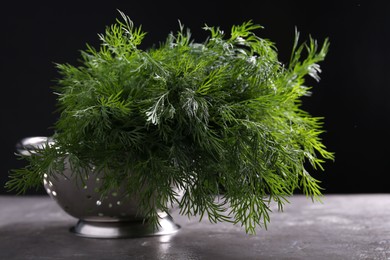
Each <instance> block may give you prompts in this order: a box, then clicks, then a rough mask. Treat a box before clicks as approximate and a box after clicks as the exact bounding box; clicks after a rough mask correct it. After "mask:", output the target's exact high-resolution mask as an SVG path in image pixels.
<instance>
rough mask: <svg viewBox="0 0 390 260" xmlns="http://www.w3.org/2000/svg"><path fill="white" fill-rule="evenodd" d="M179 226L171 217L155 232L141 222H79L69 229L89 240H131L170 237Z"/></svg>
mask: <svg viewBox="0 0 390 260" xmlns="http://www.w3.org/2000/svg"><path fill="white" fill-rule="evenodd" d="M179 229H180V226H179V225H177V224H175V223H174V222H173V220H172V218H171V217H169V216H166V217H165V218H163V219H161V220H160V226H159V227H158V228H157V229H156V230H155V229H153V226H152V225H149V224H148V223H147V222H145V223H143V221H120V222H95V221H84V220H79V221H78V223H77V225H76V226H74V227H72V228H71V229H70V231H71V232H73V233H75V234H76V235H78V236H82V237H89V238H131V237H144V236H156V235H161V236H164V237H165V235H170V234H173V233H176V232H177V231H178V230H179Z"/></svg>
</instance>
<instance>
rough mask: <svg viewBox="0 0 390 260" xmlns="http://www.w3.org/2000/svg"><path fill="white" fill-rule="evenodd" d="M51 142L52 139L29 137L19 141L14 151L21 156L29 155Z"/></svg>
mask: <svg viewBox="0 0 390 260" xmlns="http://www.w3.org/2000/svg"><path fill="white" fill-rule="evenodd" d="M52 142H53V139H52V138H50V137H46V136H31V137H26V138H23V139H21V140H20V141H19V142H18V143H17V144H16V151H17V153H19V154H21V155H27V156H29V155H31V154H32V153H34V150H37V149H42V148H44V147H45V146H46V145H47V144H50V143H52Z"/></svg>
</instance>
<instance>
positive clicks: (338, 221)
mask: <svg viewBox="0 0 390 260" xmlns="http://www.w3.org/2000/svg"><path fill="white" fill-rule="evenodd" d="M173 217H174V218H175V221H176V223H178V224H179V225H181V229H180V230H179V232H178V233H176V234H174V235H171V236H154V237H144V238H126V239H91V238H83V237H79V236H76V235H74V234H73V233H70V232H69V228H70V227H72V226H73V225H74V224H75V223H76V221H77V220H76V219H74V218H72V217H70V216H68V215H67V214H66V213H64V212H63V211H62V210H61V209H60V208H59V207H58V206H57V204H56V203H55V202H54V201H53V200H51V199H50V198H49V197H48V196H35V197H34V196H31V197H30V196H29V197H27V196H18V197H16V196H0V259H1V260H11V259H18V260H24V259H89V260H91V259H110V260H111V259H112V260H117V259H175V260H177V259H212V260H218V259H223V260H225V259H278V260H281V259H314V260H321V259H326V260H331V259H340V260H347V259H390V194H371V195H326V196H325V197H324V198H323V203H322V204H321V203H317V202H315V203H312V202H311V200H310V199H307V198H306V197H304V196H300V195H299V196H294V197H292V198H291V199H290V204H287V205H286V207H285V210H284V211H283V212H277V211H274V213H272V215H271V223H270V224H269V226H268V229H267V230H265V229H260V230H259V231H258V233H257V235H246V234H245V232H244V230H243V229H242V228H241V227H239V226H233V225H231V224H227V223H219V224H211V223H209V222H208V221H207V220H202V221H201V222H199V221H198V219H197V218H191V219H188V218H186V217H183V216H180V215H178V214H177V213H175V212H174V213H173Z"/></svg>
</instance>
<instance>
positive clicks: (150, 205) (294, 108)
mask: <svg viewBox="0 0 390 260" xmlns="http://www.w3.org/2000/svg"><path fill="white" fill-rule="evenodd" d="M120 14H121V16H122V19H117V20H116V22H115V23H114V24H112V25H111V26H108V27H107V28H106V30H105V32H104V33H103V34H100V35H99V38H100V40H101V44H100V46H99V48H94V47H92V46H90V45H87V46H86V49H85V50H84V51H82V52H81V63H80V64H79V65H78V66H74V65H70V64H57V65H56V68H57V69H58V71H59V73H60V75H61V77H60V78H59V79H58V81H57V85H56V87H55V89H54V91H55V93H56V94H57V95H58V96H57V97H58V98H57V101H58V113H59V119H58V121H57V122H56V123H55V125H54V126H53V127H54V129H55V134H54V135H53V136H52V139H53V140H55V142H53V143H52V144H50V145H46V146H44V147H41V148H40V149H39V150H40V151H38V152H36V153H32V154H31V155H30V156H24V157H23V156H22V157H23V159H26V160H27V161H28V164H27V166H26V167H24V168H22V169H15V170H13V171H11V173H10V180H9V181H8V182H7V184H6V187H7V188H8V189H9V190H15V191H18V192H20V193H23V192H25V191H26V190H27V189H29V188H32V187H39V186H40V185H41V181H42V176H43V174H48V175H50V176H53V175H56V174H59V173H61V171H62V170H63V169H64V164H65V161H66V160H68V161H69V163H70V165H71V168H72V170H73V171H74V174H76V175H82V174H83V173H85V170H90V168H91V166H92V165H93V167H95V168H96V169H97V170H98V171H99V172H102V173H103V174H104V175H103V178H102V180H103V186H102V187H101V191H100V192H101V193H102V194H105V193H107V192H109V191H110V190H112V189H116V188H119V187H121V186H124V187H125V190H126V193H128V194H129V195H133V194H138V195H139V197H140V201H141V202H142V203H141V205H140V209H141V211H142V212H144V215H145V217H146V218H148V219H151V221H153V222H154V223H155V224H157V223H158V215H157V211H158V210H162V211H166V212H168V211H169V208H170V206H171V205H172V204H174V203H177V204H178V207H179V209H180V214H183V215H188V216H195V215H197V216H200V218H202V217H203V216H207V217H208V219H209V220H210V221H211V222H215V223H216V222H220V221H228V222H232V223H234V224H240V225H242V226H243V227H244V228H245V231H246V232H247V233H251V234H253V233H255V232H256V228H257V227H265V228H266V227H267V223H268V222H269V221H270V215H269V213H270V211H271V209H270V206H271V203H274V202H276V203H277V204H278V206H279V209H281V210H282V209H283V205H284V204H285V203H286V202H288V197H289V196H291V195H293V193H294V191H295V190H297V189H301V190H302V191H303V192H304V193H305V194H306V195H307V196H309V197H311V198H312V199H319V197H320V196H321V195H322V194H321V187H320V186H319V181H318V180H316V179H315V178H313V177H312V176H311V175H310V173H309V171H308V169H306V168H305V167H307V166H308V165H309V166H310V167H311V168H312V169H321V170H323V164H324V163H325V161H326V160H333V158H334V155H333V153H331V152H329V151H327V149H326V147H325V145H324V144H323V143H322V141H321V138H320V135H321V134H322V133H323V132H324V129H323V121H322V120H323V118H321V117H313V116H311V115H310V114H309V113H308V112H306V111H304V110H303V109H302V108H301V98H302V97H303V96H307V95H309V94H310V90H311V88H310V87H308V86H305V78H306V77H307V76H311V77H312V78H314V79H315V80H317V81H318V80H319V79H320V78H319V73H320V72H321V70H320V66H319V65H318V63H319V62H321V61H323V60H324V59H325V57H326V54H327V52H328V47H329V42H328V39H325V40H324V42H323V44H322V45H321V46H319V45H318V43H317V41H316V40H314V39H312V38H310V39H309V40H308V41H307V42H304V43H302V44H300V43H299V33H298V32H296V36H295V41H294V44H293V49H292V55H291V59H290V61H289V63H288V64H283V63H282V62H280V61H279V60H278V52H277V49H276V47H275V45H274V43H272V42H271V41H269V40H267V39H263V38H261V37H259V36H258V35H256V34H255V32H256V31H257V30H258V29H261V28H262V27H261V26H260V25H257V24H255V23H253V22H252V21H247V22H244V23H242V24H241V25H234V26H232V27H231V31H230V34H229V35H227V34H225V33H224V32H223V31H222V30H221V29H220V28H219V27H210V26H207V25H205V27H204V30H206V31H208V32H209V33H210V36H209V37H208V38H207V40H205V41H204V42H201V43H200V42H195V41H194V40H193V39H192V38H191V32H190V30H189V29H187V28H185V27H184V26H183V25H182V24H181V23H179V30H178V31H177V32H176V33H170V34H169V35H168V37H167V38H166V40H165V41H164V42H162V43H160V44H159V45H158V46H155V47H152V48H150V49H147V50H142V49H140V48H139V45H140V44H141V43H142V40H143V38H144V37H145V36H146V33H145V32H144V31H143V30H142V28H141V27H135V26H134V24H133V22H132V20H131V19H130V18H129V17H128V16H126V15H125V14H124V13H122V12H120ZM307 162H308V163H309V164H308V163H307ZM175 187H176V188H179V189H181V190H182V191H183V196H182V197H180V199H178V197H177V193H176V191H175V189H174V188H175ZM217 195H218V199H216V197H217Z"/></svg>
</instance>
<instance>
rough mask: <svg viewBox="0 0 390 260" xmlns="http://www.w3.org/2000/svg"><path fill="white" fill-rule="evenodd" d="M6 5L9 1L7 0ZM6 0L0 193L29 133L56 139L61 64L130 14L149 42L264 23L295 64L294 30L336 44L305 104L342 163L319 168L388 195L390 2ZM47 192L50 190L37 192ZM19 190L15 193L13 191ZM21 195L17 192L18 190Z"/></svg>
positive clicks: (347, 183) (359, 188)
mask: <svg viewBox="0 0 390 260" xmlns="http://www.w3.org/2000/svg"><path fill="white" fill-rule="evenodd" d="M4 2H6V1H4ZM4 2H3V4H1V9H0V10H1V32H0V33H1V46H0V47H1V49H0V50H1V53H0V55H1V56H0V61H1V73H0V76H1V77H0V85H1V90H0V93H1V94H0V95H1V96H0V99H1V103H0V106H1V107H0V115H1V117H0V118H1V135H0V138H1V146H0V147H1V148H0V153H1V154H0V160H1V163H0V193H6V191H5V190H4V188H3V186H4V184H5V182H6V181H7V175H8V172H9V170H10V169H13V168H17V167H21V166H22V165H23V162H21V161H18V160H16V157H15V156H14V151H15V144H16V143H17V142H18V141H19V140H20V139H21V138H24V137H27V136H48V135H51V134H52V130H51V128H50V127H51V126H52V125H53V124H54V122H55V120H56V117H57V115H56V114H55V113H53V111H54V110H55V103H56V100H55V98H56V97H55V95H54V94H53V93H52V89H51V87H52V86H53V84H54V80H55V79H56V78H58V74H57V71H56V70H55V67H54V62H56V63H65V62H68V63H71V64H76V63H77V60H78V58H79V50H81V49H85V44H86V43H89V44H91V45H93V46H97V45H98V44H99V40H98V37H97V34H98V33H102V32H103V31H104V29H105V26H106V25H110V24H112V23H113V22H115V19H116V18H119V13H118V12H117V9H119V10H121V11H123V12H125V13H126V14H127V15H129V16H130V18H131V19H132V20H133V22H134V23H135V25H136V26H138V25H142V28H143V30H144V31H146V32H148V34H147V36H146V38H145V40H144V42H143V44H142V46H141V48H148V47H150V46H151V45H152V44H158V43H159V42H161V41H164V40H165V37H166V36H167V34H168V33H170V32H171V31H176V30H178V28H179V26H178V20H180V21H181V23H182V24H184V25H185V26H186V27H189V28H190V29H191V31H192V35H193V39H195V40H196V41H203V40H204V39H205V37H206V36H207V35H208V34H207V33H206V32H205V31H203V30H202V29H201V28H202V27H203V26H204V25H205V24H207V25H209V26H220V27H221V28H222V29H224V30H225V31H226V32H228V31H229V29H230V26H231V25H233V24H241V23H242V22H245V21H248V20H253V21H254V22H255V23H257V24H261V25H263V26H264V27H265V28H264V29H263V30H261V31H259V32H257V34H258V35H259V36H261V37H263V38H268V39H271V40H272V41H273V42H275V44H276V47H277V48H278V50H279V55H280V56H279V57H280V60H281V61H282V62H286V61H287V60H288V58H289V54H290V51H291V47H292V43H293V38H294V30H295V27H297V29H298V31H300V33H301V40H306V39H308V37H309V35H311V36H312V37H313V38H315V39H317V40H318V41H319V42H322V41H323V40H324V39H325V38H326V37H329V40H330V43H331V46H330V50H329V54H328V56H327V58H326V60H325V61H324V62H323V63H321V68H322V70H323V72H322V74H321V81H320V82H319V83H315V82H312V81H309V83H313V86H314V88H313V95H312V96H311V97H309V98H305V99H304V108H305V109H306V110H307V111H309V112H310V113H311V114H312V115H314V116H324V117H325V121H324V122H325V125H324V127H325V129H326V130H327V132H326V133H325V134H323V136H322V137H323V142H324V144H325V145H326V146H327V147H328V149H329V150H330V151H333V152H335V155H336V160H335V161H334V162H331V161H330V162H328V163H326V164H325V171H324V172H321V171H319V172H313V174H314V176H315V177H316V178H317V179H319V180H321V181H322V184H321V186H322V187H323V188H324V189H325V190H324V193H385V192H389V191H390V185H389V182H388V179H389V178H388V174H389V171H388V168H387V167H388V165H389V161H388V155H389V145H390V142H389V133H390V131H389V130H390V114H389V112H390V102H389V101H388V99H389V94H390V85H389V76H390V70H389V68H390V65H389V58H390V52H389V48H390V28H389V25H390V4H389V3H390V2H389V1H367V2H364V1H335V2H330V1H260V0H258V1H237V2H236V3H230V4H229V3H228V2H226V1H220V2H219V1H213V2H211V1H209V2H202V1H181V2H172V1H158V2H157V1H156V2H150V1H137V2H135V1H112V0H111V1H104V2H99V1H78V2H76V1H74V2H72V1H50V2H48V3H45V2H39V1H29V2H27V1H25V2H20V1H13V2H12V3H7V4H4ZM34 193H43V190H38V191H33V190H32V191H29V192H28V194H34ZM8 194H10V193H8ZM11 194H12V193H11Z"/></svg>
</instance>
